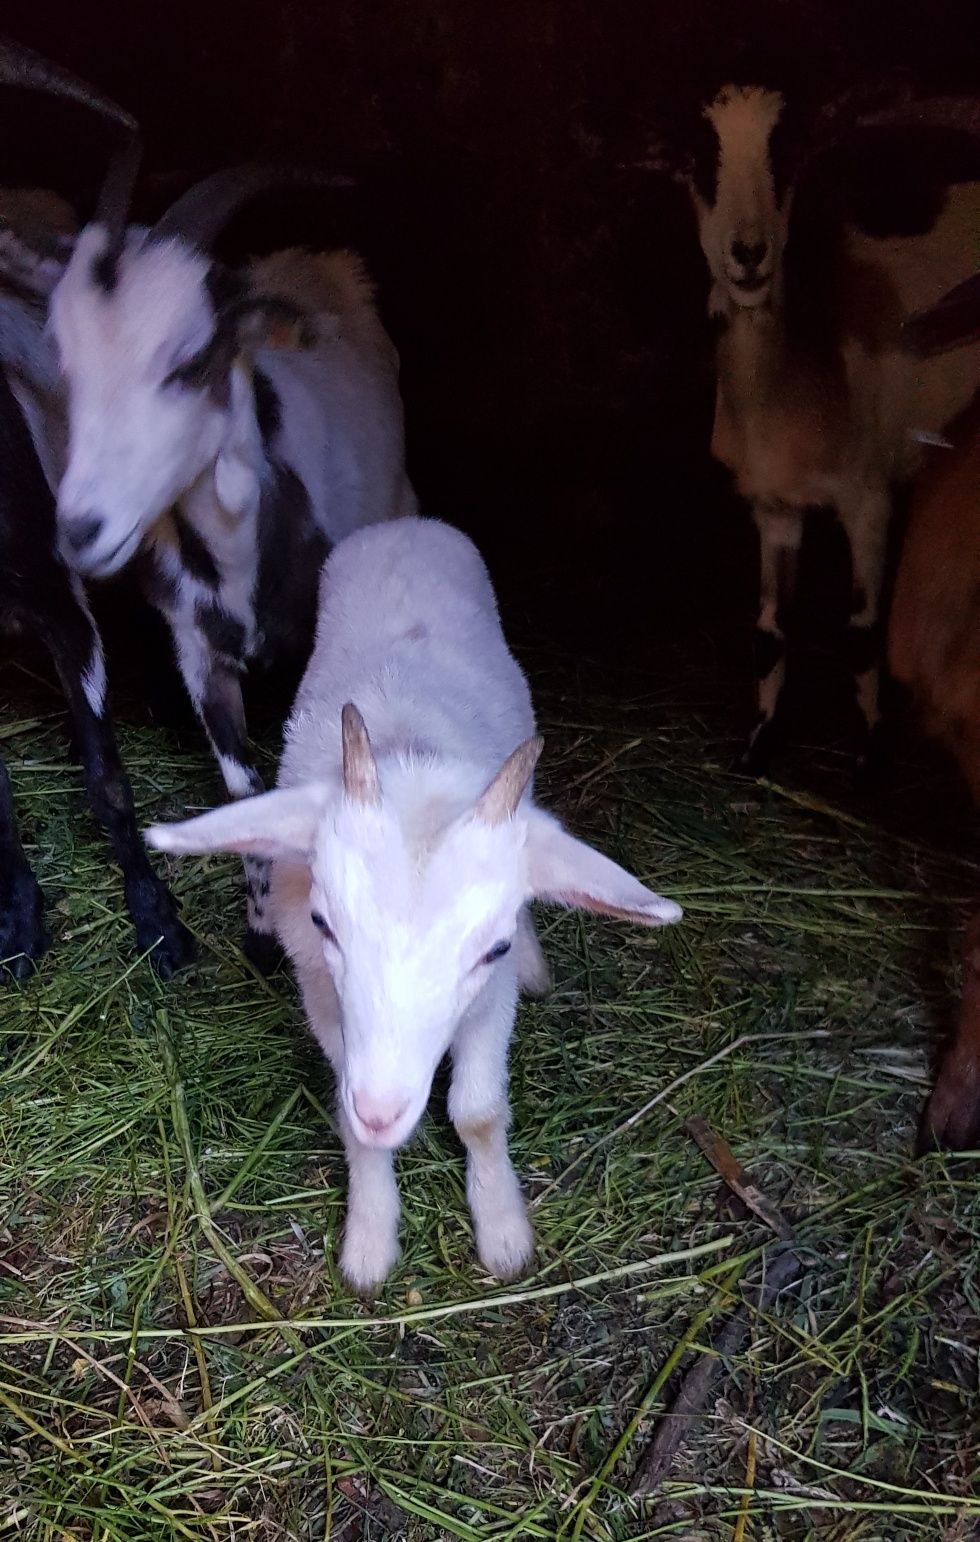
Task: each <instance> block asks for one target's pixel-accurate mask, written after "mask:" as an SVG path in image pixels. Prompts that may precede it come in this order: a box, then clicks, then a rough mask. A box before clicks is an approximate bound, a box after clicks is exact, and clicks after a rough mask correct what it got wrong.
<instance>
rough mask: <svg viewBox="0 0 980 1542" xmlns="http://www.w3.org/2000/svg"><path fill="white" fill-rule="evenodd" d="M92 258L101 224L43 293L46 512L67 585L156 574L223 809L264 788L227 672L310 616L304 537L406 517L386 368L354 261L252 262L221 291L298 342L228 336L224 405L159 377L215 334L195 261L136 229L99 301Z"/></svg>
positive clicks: (301, 255) (195, 255)
mask: <svg viewBox="0 0 980 1542" xmlns="http://www.w3.org/2000/svg"><path fill="white" fill-rule="evenodd" d="M106 243H107V233H106V231H105V230H104V229H103V228H102V227H101V226H99V225H93V226H89V227H88V228H86V229H85V230H84V231H83V232H82V234H81V235H80V237H79V239H78V242H77V244H76V246H75V250H74V253H73V255H72V258H71V261H70V262H69V264H68V266H67V268H66V271H65V273H64V276H63V278H62V280H61V282H60V283H59V285H58V287H57V289H56V290H55V293H54V295H53V298H52V326H53V330H54V333H55V336H56V338H57V342H58V346H59V350H60V354H61V360H62V364H63V368H64V372H65V376H66V378H67V382H68V388H69V409H68V410H69V452H68V462H67V466H66V469H65V474H64V478H63V480H62V483H61V488H60V492H59V498H58V521H59V527H60V530H61V532H62V536H63V537H65V538H66V539H65V542H64V544H65V551H66V556H67V558H68V560H69V561H71V562H72V563H73V565H74V566H75V567H76V568H77V569H78V570H79V571H80V572H82V573H83V574H85V575H89V574H94V575H96V576H100V577H103V576H106V575H107V574H109V573H112V572H115V571H117V570H118V569H119V568H121V567H123V566H124V565H125V564H126V563H127V562H129V561H130V559H131V558H133V557H134V556H135V555H136V553H137V552H138V551H140V550H142V551H143V553H144V573H145V572H146V566H145V564H146V562H148V563H149V564H150V568H151V570H152V573H153V580H152V583H151V584H150V585H149V589H148V592H149V595H150V598H151V600H152V601H153V602H154V603H155V604H156V605H157V607H158V609H159V610H160V611H161V613H162V614H163V615H164V617H165V619H166V620H167V623H168V625H169V626H170V629H171V631H172V634H173V638H174V644H175V650H176V654H177V660H178V664H179V667H180V671H181V674H182V677H183V680H184V683H185V685H186V687H187V691H188V694H189V696H190V699H191V702H192V704H193V706H194V709H195V711H196V712H197V714H198V716H199V718H200V719H201V722H202V724H203V726H204V729H205V731H206V732H207V734H208V737H209V739H210V741H211V745H212V748H213V750H214V753H215V758H216V759H217V761H218V764H219V766H220V769H221V773H222V776H223V779H224V782H225V786H226V788H227V790H228V792H229V794H230V795H231V796H232V797H233V798H237V797H242V796H244V795H246V794H248V793H252V792H255V791H257V790H259V789H260V788H261V782H260V781H259V778H258V776H257V773H256V772H255V769H254V767H253V766H252V764H251V761H250V759H249V757H248V754H247V747H246V739H245V720H244V713H243V710H242V700H241V688H240V683H239V676H240V673H241V672H242V671H243V670H244V668H245V667H246V665H247V663H248V662H249V661H250V660H251V659H253V658H255V657H257V656H261V655H263V654H268V653H271V652H274V651H275V649H274V645H273V644H272V643H271V642H270V637H272V638H274V637H275V634H276V632H277V630H278V631H280V632H281V631H282V630H283V623H284V621H286V622H288V623H289V624H291V625H293V626H294V627H295V626H296V625H297V623H298V613H299V612H300V611H301V609H302V607H301V605H300V600H299V592H300V591H302V590H303V589H304V588H306V589H308V590H309V592H310V603H311V606H312V600H313V593H314V587H315V575H316V571H317V569H318V567H319V563H320V560H321V558H322V552H321V553H316V552H313V551H312V550H311V546H310V537H309V535H308V534H304V533H303V532H306V531H307V529H308V530H309V531H310V532H315V531H316V530H319V531H320V532H322V534H323V536H324V537H326V538H327V540H328V541H330V542H336V541H339V540H341V539H342V538H343V537H344V536H345V535H347V534H349V533H350V532H351V531H352V530H355V529H357V528H358V527H359V526H361V525H364V524H367V523H370V522H372V521H375V520H385V519H390V518H393V517H395V516H398V515H402V514H408V513H412V512H414V510H415V496H414V493H413V491H412V488H411V485H410V483H409V481H408V478H407V475H406V472H405V464H404V431H403V415H402V404H401V398H400V395H399V389H398V355H397V352H396V350H395V348H394V346H393V344H392V343H391V341H390V339H389V337H388V336H387V333H386V332H385V330H384V328H383V327H382V325H381V321H380V319H379V317H378V313H377V310H376V308H375V303H374V292H373V288H372V286H371V284H370V282H369V281H368V279H367V277H366V276H365V273H364V270H363V267H362V265H361V262H360V259H359V258H358V257H357V256H355V255H354V254H353V253H351V252H346V251H334V252H327V253H313V252H308V251H303V250H295V249H293V250H287V251H280V252H276V253H274V254H273V255H272V256H269V257H266V258H263V259H260V260H256V261H254V262H252V263H251V264H249V265H248V267H247V268H246V269H245V270H244V271H243V272H242V273H240V274H239V275H238V278H239V279H240V280H242V281H243V283H244V289H245V292H246V294H247V296H248V297H249V298H251V299H255V298H256V297H261V298H262V299H272V300H273V301H276V300H282V301H286V302H288V303H289V304H290V305H292V306H295V307H296V308H297V309H298V311H299V312H300V313H302V315H304V316H305V317H306V318H307V321H308V323H309V326H310V329H311V331H312V334H313V341H312V345H311V346H306V347H303V348H273V347H265V346H260V345H256V344H255V343H253V342H252V341H251V339H250V338H249V337H248V335H246V336H244V337H243V339H242V343H241V347H240V349H239V351H238V353H237V355H236V357H235V361H234V363H233V364H232V366H231V370H230V376H229V380H228V390H227V392H226V393H221V392H215V391H213V390H209V389H207V388H206V387H204V386H201V387H197V386H195V385H192V384H191V383H188V382H184V381H175V380H172V379H169V378H168V377H169V376H171V373H172V371H173V370H174V369H179V368H180V366H181V365H182V364H185V363H187V361H188V360H190V359H192V358H194V356H195V355H197V354H199V352H200V350H201V349H202V348H204V347H205V346H206V345H207V344H208V342H209V340H210V339H211V338H212V336H213V335H214V333H215V328H216V316H215V306H214V303H213V301H212V297H211V295H210V293H209V289H208V276H209V272H210V271H211V262H210V259H209V258H208V257H207V256H205V255H204V254H202V253H200V252H198V251H197V250H196V249H194V248H193V247H191V246H189V245H188V244H186V243H185V242H183V241H179V240H169V241H163V240H159V239H157V238H155V237H154V236H153V235H149V236H148V235H147V233H146V232H145V231H143V230H141V229H137V228H135V227H133V228H131V229H130V230H129V231H128V232H127V235H126V242H125V247H124V250H123V251H122V253H121V254H120V257H119V260H118V262H117V264H116V269H115V282H114V283H113V285H112V287H111V289H110V290H109V291H108V292H107V291H106V290H105V289H103V288H100V286H99V283H98V282H97V281H96V279H95V278H94V276H93V264H95V263H96V261H97V259H98V258H99V256H100V255H101V254H102V253H103V252H104V251H105V249H106ZM219 325H220V318H219ZM273 330H274V327H273ZM258 371H261V374H262V376H264V377H265V379H266V381H267V382H268V383H269V385H271V388H272V391H273V392H274V395H275V399H276V404H277V418H278V423H277V426H276V427H275V428H274V429H273V430H272V432H271V434H270V432H269V431H268V429H267V431H266V434H265V436H263V432H262V424H261V414H260V409H259V401H258V397H257V394H256V374H257V372H258ZM297 489H298V490H299V496H300V499H301V500H305V507H304V509H303V510H302V511H297V507H296V496H297ZM264 500H267V502H268V508H267V510H266V512H265V514H264V515H263V513H262V504H263V501H264ZM290 500H292V501H291V502H290ZM174 510H175V511H176V512H177V515H178V517H179V520H180V521H181V522H182V523H183V525H186V526H189V527H190V529H191V531H192V532H193V533H194V534H195V535H196V536H197V537H198V539H199V542H200V543H201V544H202V545H203V547H204V548H205V549H206V552H207V554H208V555H209V557H210V558H211V560H212V562H213V565H214V568H215V569H216V572H217V583H216V584H215V583H214V582H212V580H211V576H210V575H209V574H208V572H204V573H203V574H202V572H201V571H195V569H194V567H193V565H191V564H190V563H189V562H188V561H187V560H186V558H185V545H186V538H183V537H182V535H181V527H180V526H179V525H178V523H177V520H175V517H174V513H173V512H172V511H174ZM270 510H271V513H270V512H269V511H270ZM93 516H94V517H95V518H96V519H97V520H98V522H99V529H98V534H97V536H96V538H95V539H94V540H92V541H90V542H89V543H88V544H87V545H86V546H85V547H84V549H82V550H80V551H74V550H73V549H72V543H71V532H72V528H73V527H75V528H76V529H77V528H78V527H79V525H80V524H81V523H82V522H85V521H89V520H91V519H92V517H93ZM291 542H293V543H296V544H291ZM311 565H312V574H311V573H310V569H311ZM271 569H277V570H278V571H279V573H280V575H281V581H280V585H279V594H280V601H281V605H282V606H284V607H285V610H287V611H289V610H291V609H292V610H295V611H296V612H297V615H295V616H294V615H289V616H284V615H282V614H273V615H270V614H262V613H261V611H260V576H261V573H262V572H263V571H267V570H271ZM284 595H288V598H283V596H284ZM216 614H217V615H218V616H220V617H221V618H222V619H223V620H224V621H226V622H228V621H230V623H231V625H232V627H233V628H235V629H240V634H239V635H240V637H241V644H240V647H238V648H237V650H236V652H235V654H234V655H233V656H232V657H223V656H220V651H219V650H218V649H217V648H216V644H215V641H214V638H215V629H214V625H213V618H214V616H215V615H216ZM311 620H312V617H311ZM209 623H210V624H209ZM225 635H229V634H228V628H227V626H226V627H225ZM246 874H247V878H248V888H249V924H250V928H251V930H252V932H253V934H254V933H260V934H266V935H268V931H269V927H268V922H267V919H266V917H265V913H264V892H265V888H266V883H267V877H266V874H265V872H264V870H263V868H262V865H261V864H258V863H251V862H250V863H246Z"/></svg>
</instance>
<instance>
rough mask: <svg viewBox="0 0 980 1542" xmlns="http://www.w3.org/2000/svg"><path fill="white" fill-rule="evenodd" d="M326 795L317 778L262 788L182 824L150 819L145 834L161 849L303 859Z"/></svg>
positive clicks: (321, 811)
mask: <svg viewBox="0 0 980 1542" xmlns="http://www.w3.org/2000/svg"><path fill="white" fill-rule="evenodd" d="M327 797H328V793H327V789H326V788H325V787H323V786H321V785H320V784H318V783H312V784H311V785H310V786H308V787H288V788H283V789H281V790H278V791H276V792H263V793H260V794H259V795H258V797H255V798H241V799H240V800H239V801H238V802H237V803H226V804H224V805H223V806H222V807H221V808H216V809H212V810H211V812H210V813H209V814H201V815H199V816H198V818H197V819H186V820H184V821H183V823H181V824H173V825H151V826H150V828H149V829H148V830H146V831H145V832H144V835H145V839H146V841H147V842H148V844H149V845H150V846H156V847H158V849H159V850H160V851H173V852H177V853H180V854H183V853H197V854H199V853H202V852H208V851H237V852H241V854H242V855H243V856H250V857H270V858H274V859H275V858H279V859H281V860H283V861H287V862H288V861H292V862H307V861H309V858H310V853H311V852H312V849H313V843H314V840H315V838H316V828H317V825H318V823H319V821H320V817H321V815H322V813H323V810H324V808H325V806H326V802H327Z"/></svg>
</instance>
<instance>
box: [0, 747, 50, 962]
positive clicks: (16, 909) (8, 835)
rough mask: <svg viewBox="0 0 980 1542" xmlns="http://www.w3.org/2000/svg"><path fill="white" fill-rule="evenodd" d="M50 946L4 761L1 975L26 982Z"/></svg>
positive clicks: (0, 782) (0, 776)
mask: <svg viewBox="0 0 980 1542" xmlns="http://www.w3.org/2000/svg"><path fill="white" fill-rule="evenodd" d="M47 945H48V935H47V933H46V931H45V930H44V896H43V895H42V893H41V890H40V888H39V887H38V882H37V879H36V878H35V877H34V874H33V873H32V872H31V868H30V863H29V862H28V860H27V858H26V857H25V855H24V848H23V846H22V845H21V843H20V836H19V835H18V834H17V820H16V818H15V816H14V802H13V797H12V795H11V791H10V778H9V776H8V775H7V768H6V766H5V765H4V763H3V761H2V760H0V973H2V974H7V975H12V976H13V978H14V979H15V980H23V979H26V978H27V976H28V975H29V974H30V973H31V971H32V970H33V968H34V960H35V959H36V958H39V957H40V955H41V954H42V953H43V952H44V950H45V948H46V947H47Z"/></svg>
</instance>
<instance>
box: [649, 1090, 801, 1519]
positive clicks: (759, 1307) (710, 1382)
mask: <svg viewBox="0 0 980 1542" xmlns="http://www.w3.org/2000/svg"><path fill="white" fill-rule="evenodd" d="M686 1128H687V1130H688V1131H689V1132H690V1134H691V1135H692V1137H693V1138H694V1140H696V1141H697V1143H698V1145H699V1146H700V1148H701V1150H702V1151H703V1152H704V1154H705V1156H706V1157H707V1158H708V1161H709V1162H710V1163H711V1165H712V1166H713V1167H714V1168H715V1170H716V1171H717V1172H718V1173H719V1174H720V1175H721V1177H722V1178H723V1179H724V1181H725V1183H726V1184H727V1185H728V1187H729V1188H730V1189H732V1190H733V1191H734V1192H735V1193H736V1194H737V1195H738V1196H739V1198H740V1199H741V1200H743V1201H744V1203H745V1204H746V1205H748V1207H749V1208H750V1210H752V1211H754V1212H755V1214H756V1215H757V1216H759V1218H760V1219H761V1220H763V1221H765V1223H766V1225H767V1226H768V1227H769V1228H770V1229H771V1230H772V1231H774V1232H775V1233H776V1235H777V1237H779V1238H780V1239H781V1241H782V1242H784V1243H786V1244H787V1246H786V1247H784V1248H775V1247H774V1248H772V1249H767V1250H766V1252H764V1253H763V1255H762V1276H761V1278H760V1279H758V1280H756V1281H754V1282H752V1283H751V1284H747V1285H745V1286H744V1287H743V1295H744V1297H745V1300H744V1302H743V1304H742V1305H741V1306H740V1307H739V1308H738V1309H737V1311H735V1312H734V1313H733V1314H732V1316H731V1317H730V1318H729V1319H728V1321H727V1322H726V1323H725V1326H724V1327H723V1328H722V1329H721V1331H720V1332H719V1333H718V1334H717V1335H716V1337H715V1339H714V1342H713V1343H712V1346H711V1353H710V1354H700V1355H699V1356H698V1358H697V1360H696V1361H695V1363H694V1365H692V1367H691V1369H690V1370H689V1371H688V1372H687V1374H686V1375H685V1376H684V1379H683V1380H682V1382H681V1384H680V1387H679V1388H678V1391H677V1396H676V1397H675V1398H674V1401H673V1403H672V1405H671V1407H670V1409H669V1411H668V1412H667V1413H665V1414H664V1416H663V1418H662V1419H661V1420H660V1423H659V1424H658V1425H657V1428H656V1430H655V1431H654V1434H653V1439H652V1440H651V1441H650V1443H649V1445H648V1446H647V1448H646V1450H645V1451H644V1453H643V1455H642V1457H641V1458H640V1463H639V1466H638V1467H637V1469H636V1472H635V1473H634V1475H633V1481H632V1483H631V1484H630V1493H631V1494H632V1495H633V1496H634V1497H635V1498H637V1499H642V1498H645V1497H646V1496H648V1495H650V1494H654V1493H656V1491H657V1490H658V1489H659V1488H660V1486H661V1484H662V1483H663V1482H664V1480H665V1479H666V1478H667V1477H669V1475H670V1470H671V1468H672V1466H673V1464H674V1458H675V1457H676V1455H677V1452H678V1451H679V1450H680V1448H681V1446H682V1445H683V1443H684V1439H685V1436H686V1435H687V1433H688V1431H689V1429H690V1426H691V1421H692V1420H693V1418H694V1416H695V1415H696V1414H698V1413H700V1412H701V1410H702V1409H703V1408H704V1405H705V1403H706V1402H707V1400H708V1397H709V1394H710V1392H711V1389H712V1387H713V1386H714V1384H715V1382H716V1381H717V1380H718V1377H719V1376H720V1375H721V1373H722V1371H723V1370H724V1369H725V1362H726V1361H727V1360H729V1359H730V1358H731V1356H732V1355H734V1354H736V1353H737V1351H738V1350H739V1349H740V1348H741V1347H742V1344H743V1343H744V1341H745V1339H746V1338H747V1337H748V1333H749V1326H750V1323H751V1316H752V1313H753V1312H756V1313H759V1312H765V1311H767V1310H768V1308H769V1307H770V1306H771V1305H772V1303H773V1301H775V1299H776V1297H777V1296H778V1294H779V1292H780V1291H781V1290H785V1288H786V1286H787V1285H791V1284H792V1283H793V1281H794V1280H796V1279H798V1278H799V1275H800V1274H801V1272H802V1265H801V1263H800V1260H799V1257H798V1256H797V1254H796V1252H795V1250H794V1248H793V1247H791V1246H789V1244H791V1243H792V1242H793V1240H794V1235H793V1228H792V1227H791V1226H790V1224H789V1222H788V1221H787V1220H786V1217H785V1216H784V1215H783V1214H782V1212H781V1211H780V1210H779V1209H778V1208H777V1207H776V1206H775V1205H774V1204H772V1203H771V1202H770V1201H769V1200H768V1199H767V1198H766V1197H765V1195H764V1194H763V1193H762V1192H761V1191H760V1190H759V1189H758V1188H757V1187H756V1186H755V1184H754V1183H752V1181H751V1179H750V1178H749V1177H748V1175H747V1174H746V1173H745V1172H744V1170H743V1169H742V1168H741V1167H740V1166H739V1164H738V1163H737V1162H736V1160H735V1157H734V1155H733V1153H732V1150H731V1147H730V1146H729V1145H728V1143H727V1142H726V1141H724V1140H723V1139H722V1137H721V1136H720V1135H718V1134H717V1133H716V1131H714V1130H712V1128H711V1126H710V1125H709V1124H707V1123H706V1121H705V1120H704V1119H700V1118H697V1117H695V1118H693V1119H689V1120H688V1122H687V1125H686Z"/></svg>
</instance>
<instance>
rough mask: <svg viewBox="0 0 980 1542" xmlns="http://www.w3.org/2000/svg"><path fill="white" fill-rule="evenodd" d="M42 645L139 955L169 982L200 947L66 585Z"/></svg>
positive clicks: (91, 630) (78, 597)
mask: <svg viewBox="0 0 980 1542" xmlns="http://www.w3.org/2000/svg"><path fill="white" fill-rule="evenodd" d="M50 615H51V617H52V618H56V620H55V621H54V624H53V625H52V624H48V625H45V627H44V629H43V637H44V642H45V645H46V647H47V648H48V650H49V652H50V654H51V657H52V658H53V660H54V663H55V668H56V669H57V671H58V676H59V678H60V680H61V684H62V688H63V690H64V692H65V696H66V697H67V700H68V705H69V708H70V710H71V715H72V722H73V724H74V729H75V739H76V744H77V750H78V755H79V758H80V760H81V763H82V771H83V773H84V776H85V786H86V790H87V792H88V799H89V803H90V804H91V806H92V811H93V813H94V814H95V816H96V818H97V819H98V820H99V822H100V824H101V825H102V827H103V829H104V830H105V831H106V834H107V835H108V837H109V844H110V845H111V847H112V852H113V855H114V857H115V859H116V861H117V862H118V864H119V867H120V869H121V871H122V876H123V892H124V894H125V897H126V909H127V910H128V911H129V916H130V919H131V921H132V923H133V928H134V930H135V932H136V944H137V947H138V948H139V949H140V952H146V951H148V950H152V951H151V952H150V962H151V964H152V965H153V967H154V969H155V970H156V972H157V974H158V975H159V976H160V978H161V979H162V980H169V979H170V978H171V976H172V975H174V974H175V973H176V971H177V970H178V969H182V968H183V967H184V965H185V964H188V963H190V961H191V960H192V959H193V957H194V941H193V938H192V937H191V934H190V932H188V930H187V928H186V927H185V926H184V925H183V924H182V923H181V921H180V920H179V918H178V915H177V906H176V903H175V901H174V898H173V895H172V894H171V893H170V890H169V889H168V888H167V886H166V884H165V883H164V882H163V880H162V879H161V878H158V876H157V874H156V873H155V872H154V871H153V868H152V866H151V864H150V859H149V857H148V855H147V852H146V847H145V846H144V844H143V842H142V840H141V839H140V833H139V829H138V828H137V824H136V810H135V808H134V806H133V791H132V788H131V787H130V785H129V778H128V777H127V775H126V772H125V770H124V769H123V764H122V760H121V759H120V756H119V746H118V745H117V743H116V736H115V733H114V732H113V728H112V723H111V721H110V719H109V716H108V713H107V711H106V673H105V659H104V656H103V652H102V639H101V638H100V636H99V633H98V631H97V629H96V626H95V622H94V621H93V619H92V616H91V614H90V612H89V609H88V606H87V604H86V603H85V599H84V596H83V595H82V594H81V592H80V590H79V589H78V587H77V586H76V585H75V584H74V583H70V582H69V580H68V579H67V578H66V579H65V582H64V591H63V593H59V595H58V599H57V603H53V604H52V607H51V611H50Z"/></svg>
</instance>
